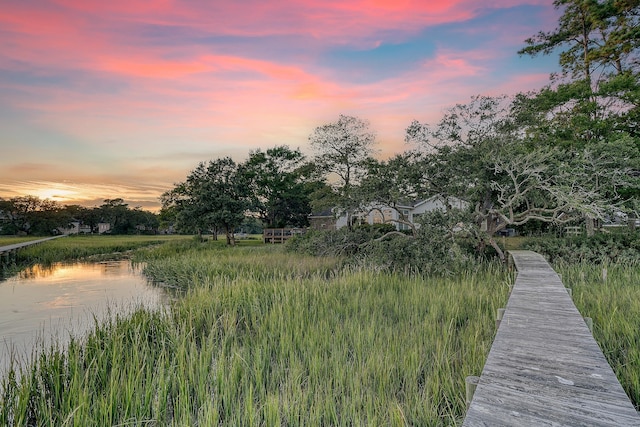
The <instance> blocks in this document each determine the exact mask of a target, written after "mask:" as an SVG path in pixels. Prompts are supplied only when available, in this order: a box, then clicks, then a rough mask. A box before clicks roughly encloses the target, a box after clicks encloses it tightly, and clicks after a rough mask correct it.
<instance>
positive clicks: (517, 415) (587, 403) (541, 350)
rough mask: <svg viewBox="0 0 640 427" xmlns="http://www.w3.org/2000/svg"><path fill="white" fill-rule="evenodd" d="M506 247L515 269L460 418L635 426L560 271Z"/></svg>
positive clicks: (487, 422) (638, 421) (480, 422)
mask: <svg viewBox="0 0 640 427" xmlns="http://www.w3.org/2000/svg"><path fill="white" fill-rule="evenodd" d="M510 254H511V256H512V258H513V261H514V263H515V265H516V268H517V270H518V277H517V279H516V282H515V284H514V287H513V289H512V292H511V296H510V297H509V302H508V303H507V307H506V311H505V313H504V316H503V318H502V321H501V322H500V327H499V328H498V332H497V334H496V337H495V339H494V342H493V345H492V347H491V350H490V352H489V356H488V358H487V362H486V364H485V366H484V369H483V371H482V375H481V376H480V380H479V382H478V386H477V388H476V391H475V394H474V396H473V400H472V401H471V405H470V406H469V410H468V411H467V415H466V418H465V420H464V424H463V426H467V427H472V426H640V416H639V415H638V413H637V412H636V410H635V408H634V407H633V405H632V403H631V401H630V400H629V398H628V397H627V395H626V394H625V393H624V390H623V389H622V386H621V385H620V383H619V382H618V380H617V378H616V376H615V374H614V372H613V370H612V369H611V367H610V366H609V364H608V363H607V360H606V359H605V357H604V355H603V354H602V351H601V350H600V348H599V347H598V344H597V343H596V342H595V340H594V339H593V336H592V335H591V332H590V331H589V328H588V327H587V325H586V324H585V322H584V319H583V318H582V315H581V314H580V313H579V312H578V310H577V309H576V307H575V305H574V304H573V301H572V300H571V297H570V296H569V294H568V293H567V291H566V289H565V287H564V285H563V284H562V281H561V280H560V277H559V276H558V275H557V274H556V273H555V272H554V271H553V269H552V268H551V267H550V266H549V264H548V263H547V262H546V261H545V260H544V258H543V257H542V256H541V255H539V254H537V253H535V252H531V251H511V252H510Z"/></svg>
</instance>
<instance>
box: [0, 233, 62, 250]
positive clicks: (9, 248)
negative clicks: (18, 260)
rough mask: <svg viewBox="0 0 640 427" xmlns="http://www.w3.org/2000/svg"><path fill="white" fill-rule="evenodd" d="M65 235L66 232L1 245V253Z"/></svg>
mask: <svg viewBox="0 0 640 427" xmlns="http://www.w3.org/2000/svg"><path fill="white" fill-rule="evenodd" d="M65 236H66V234H61V235H60V236H53V237H46V238H44V239H38V240H29V241H28V242H22V243H14V244H13V245H6V246H0V255H4V254H8V253H11V252H14V251H17V250H18V249H21V248H25V247H27V246H31V245H36V244H38V243H42V242H46V241H47V240H53V239H57V238H60V237H65Z"/></svg>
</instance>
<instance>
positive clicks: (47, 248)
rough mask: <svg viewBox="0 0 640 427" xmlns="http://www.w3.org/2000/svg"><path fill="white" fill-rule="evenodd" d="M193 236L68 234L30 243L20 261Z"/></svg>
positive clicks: (70, 256)
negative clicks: (42, 241) (39, 242)
mask: <svg viewBox="0 0 640 427" xmlns="http://www.w3.org/2000/svg"><path fill="white" fill-rule="evenodd" d="M187 239H190V237H189V236H146V235H135V236H105V235H101V236H94V235H90V236H68V237H64V238H61V239H54V240H50V241H48V242H44V243H42V244H39V245H34V246H29V247H28V248H25V249H21V250H20V251H19V252H18V256H17V258H18V260H19V261H27V262H31V263H41V264H49V263H52V262H59V261H67V260H72V259H73V260H77V259H83V258H87V257H96V256H100V255H104V256H107V257H114V256H116V254H122V253H125V252H129V251H132V250H135V249H139V248H142V247H145V246H150V245H157V244H161V243H166V242H169V241H175V240H187Z"/></svg>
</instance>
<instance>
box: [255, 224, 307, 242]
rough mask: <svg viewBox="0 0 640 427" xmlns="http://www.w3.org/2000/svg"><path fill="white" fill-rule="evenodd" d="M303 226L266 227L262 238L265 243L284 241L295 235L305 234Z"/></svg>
mask: <svg viewBox="0 0 640 427" xmlns="http://www.w3.org/2000/svg"><path fill="white" fill-rule="evenodd" d="M304 232H305V230H304V229H303V228H265V229H264V230H263V231H262V238H263V239H264V242H265V243H284V242H285V241H287V239H290V238H292V237H293V236H296V235H299V234H304Z"/></svg>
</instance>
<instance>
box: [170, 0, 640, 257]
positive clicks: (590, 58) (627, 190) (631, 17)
mask: <svg viewBox="0 0 640 427" xmlns="http://www.w3.org/2000/svg"><path fill="white" fill-rule="evenodd" d="M554 5H555V7H556V8H558V9H559V10H561V12H562V14H561V16H560V19H559V21H558V26H557V28H556V29H555V30H553V31H551V32H540V33H538V34H537V35H535V36H533V37H531V38H530V39H528V40H526V41H525V43H526V46H525V47H524V48H523V49H521V50H520V52H519V54H521V55H530V56H535V55H538V54H543V55H545V54H551V53H555V52H560V66H561V72H560V73H558V74H553V75H552V76H551V80H550V83H549V85H548V86H546V87H544V88H542V89H540V90H538V91H532V92H527V93H519V94H517V95H515V96H513V97H504V96H498V97H488V96H474V97H472V98H471V100H470V102H469V103H467V104H459V105H456V106H454V107H452V108H450V109H449V110H447V111H446V112H445V113H444V115H443V118H442V119H441V120H440V122H438V123H436V124H435V125H430V124H427V123H422V122H420V121H417V120H416V121H413V122H412V123H411V124H410V125H409V126H408V128H407V130H406V135H405V140H406V142H407V143H409V144H411V145H410V147H411V148H410V149H409V150H407V151H405V152H404V153H402V154H397V155H395V156H393V157H392V158H390V159H387V160H377V159H375V158H374V157H373V156H374V155H375V135H374V133H373V132H372V131H371V130H370V129H369V124H368V123H367V122H366V121H364V120H361V119H359V118H357V117H351V116H340V117H339V119H338V120H337V121H336V122H333V123H328V124H326V125H323V126H319V127H317V128H316V129H315V130H314V131H313V132H312V134H311V135H310V137H309V141H310V143H311V147H312V148H313V150H314V156H313V158H311V159H306V158H305V156H304V155H303V154H302V153H301V152H300V151H299V150H292V149H290V148H289V147H287V146H280V147H274V148H272V149H269V150H266V151H264V152H263V151H261V150H256V151H254V152H252V153H251V154H250V156H249V158H248V159H247V160H246V161H245V162H244V163H236V162H234V161H233V160H231V159H230V158H223V159H217V160H212V161H209V162H205V163H201V164H200V165H199V166H198V167H197V168H196V169H195V170H194V171H192V172H191V173H190V174H189V176H188V177H187V179H186V180H185V181H184V182H182V183H180V184H178V185H177V186H176V187H175V188H174V189H172V190H170V191H168V192H166V193H165V194H164V195H163V196H162V203H163V213H164V214H165V215H168V216H169V217H170V218H173V219H174V220H175V222H176V224H177V225H178V227H180V228H182V229H190V230H193V231H198V232H202V231H205V230H206V231H211V230H216V231H224V232H225V234H226V236H227V240H228V242H229V243H233V231H234V229H237V227H238V226H239V225H240V224H241V223H242V221H244V220H245V218H247V217H251V218H255V219H258V220H260V221H261V222H262V223H263V224H264V226H266V227H282V226H303V225H306V223H307V222H306V221H307V216H308V214H309V213H310V212H311V211H312V210H314V211H318V210H321V209H322V208H327V207H332V208H334V212H336V213H342V214H347V215H353V214H355V213H357V212H361V211H362V210H363V209H366V208H367V207H369V206H371V204H372V203H374V202H375V203H377V204H384V205H385V206H388V207H390V208H393V209H397V208H398V206H400V205H401V204H402V203H403V202H406V201H411V200H416V199H420V198H424V197H432V196H439V197H441V198H442V200H444V201H446V200H449V197H451V196H455V197H457V198H460V199H463V200H465V201H467V202H468V204H469V209H468V210H466V211H464V212H450V214H449V215H448V216H447V217H448V218H449V221H451V222H453V223H452V224H449V225H448V228H447V227H445V228H446V229H448V230H451V229H453V228H454V227H455V228H457V229H460V228H461V224H463V225H464V227H463V228H464V231H465V232H466V233H467V235H469V236H472V237H473V239H475V240H476V242H477V245H478V248H482V247H483V246H485V245H486V246H491V247H493V248H494V249H495V250H496V251H497V252H498V253H499V255H500V256H503V254H502V252H501V250H500V248H499V247H498V245H497V244H496V241H495V236H496V234H497V233H498V232H500V231H501V230H503V229H505V228H507V227H520V228H523V229H524V228H527V227H529V228H536V227H537V228H540V229H544V227H545V224H549V225H562V224H568V223H580V224H583V225H584V227H585V229H586V230H587V233H588V234H593V233H594V230H595V229H596V228H597V225H598V224H599V223H600V222H602V221H604V220H605V219H607V218H611V217H614V216H616V215H618V216H621V215H622V216H627V217H629V218H639V217H640V215H639V211H640V203H639V200H640V198H639V197H638V196H639V195H640V131H639V129H640V80H639V77H640V72H639V71H640V63H639V57H638V53H639V47H640V18H639V17H640V5H639V4H638V2H624V1H617V0H604V1H586V2H585V1H578V0H556V1H555V2H554ZM335 208H337V209H335ZM399 218H400V220H396V221H403V218H402V216H401V215H400V217H399ZM440 220H441V221H442V220H444V221H447V219H446V218H445V219H442V218H441V219H440ZM350 224H351V222H350ZM413 231H414V234H415V232H416V230H415V229H414V230H413Z"/></svg>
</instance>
